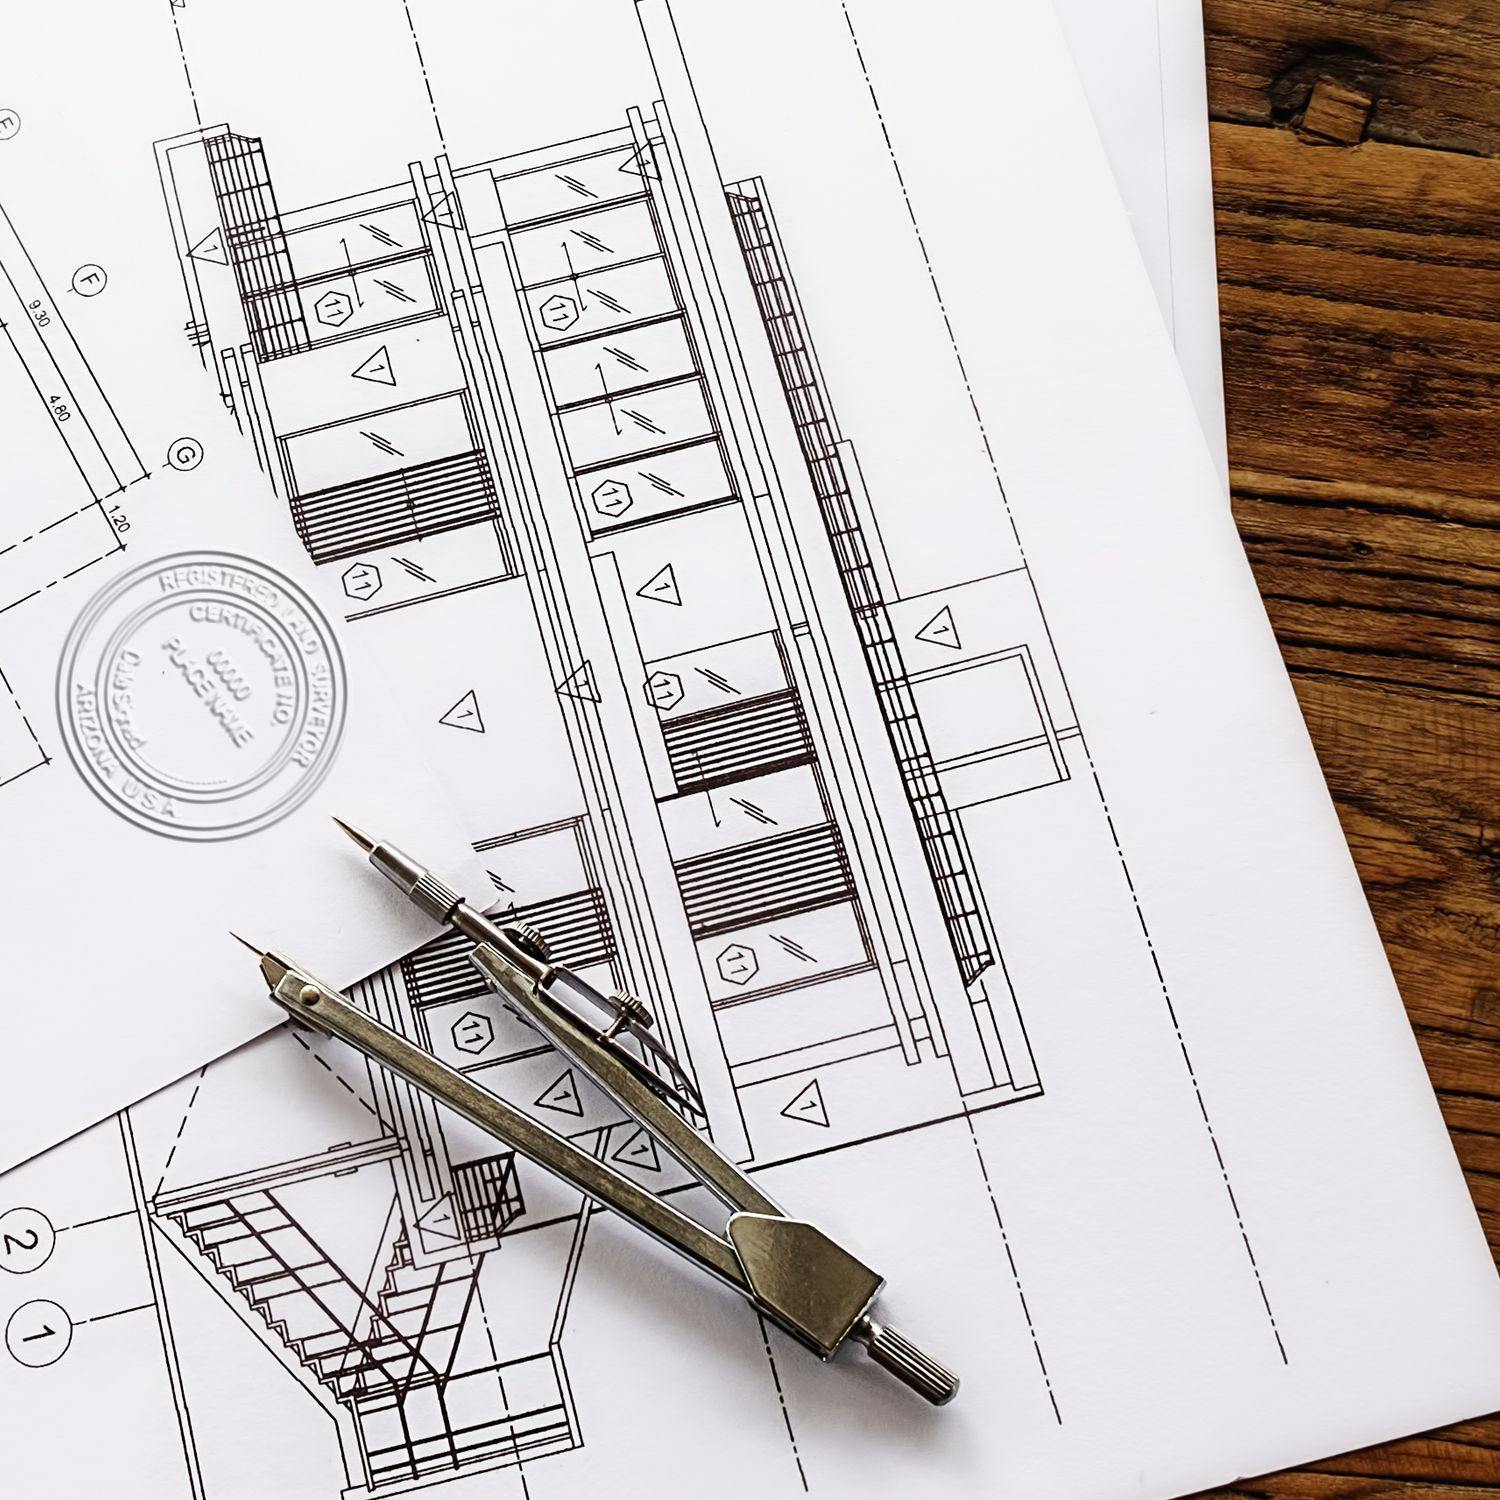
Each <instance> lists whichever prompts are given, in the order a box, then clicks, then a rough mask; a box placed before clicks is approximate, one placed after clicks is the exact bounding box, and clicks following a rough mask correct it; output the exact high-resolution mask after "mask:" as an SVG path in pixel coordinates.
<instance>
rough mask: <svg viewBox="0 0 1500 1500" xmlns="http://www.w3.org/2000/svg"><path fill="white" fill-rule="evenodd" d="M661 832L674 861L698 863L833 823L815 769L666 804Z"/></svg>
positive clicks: (795, 769) (803, 768) (777, 774)
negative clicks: (706, 856)
mask: <svg viewBox="0 0 1500 1500" xmlns="http://www.w3.org/2000/svg"><path fill="white" fill-rule="evenodd" d="M661 818H662V827H663V828H664V829H665V831H666V835H667V848H668V849H669V850H670V852H671V855H672V858H673V859H674V860H679V861H680V860H685V859H693V858H696V857H697V856H698V855H700V854H711V853H714V852H715V851H717V850H720V849H729V848H732V847H734V846H735V845H737V844H745V843H749V842H751V841H752V840H754V839H763V838H771V837H774V836H775V835H777V834H781V833H787V832H789V831H792V830H796V829H802V828H812V827H815V826H816V825H818V824H820V823H824V822H826V821H827V820H828V807H827V804H826V803H825V802H824V800H823V791H822V788H821V787H820V786H819V784H818V778H817V776H816V774H815V773H814V771H813V769H812V767H811V766H793V767H790V768H789V769H787V770H784V771H773V772H772V773H771V774H770V775H769V776H754V777H751V778H750V779H749V780H746V781H740V782H736V783H735V784H734V785H733V786H729V787H720V788H716V789H715V788H710V789H709V790H708V791H706V792H694V793H692V794H690V795H686V796H677V797H669V798H667V799H666V800H665V801H664V802H663V803H662V804H661Z"/></svg>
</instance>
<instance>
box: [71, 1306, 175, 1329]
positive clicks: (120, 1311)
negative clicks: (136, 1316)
mask: <svg viewBox="0 0 1500 1500" xmlns="http://www.w3.org/2000/svg"><path fill="white" fill-rule="evenodd" d="M155 1306H156V1304H155V1303H154V1302H142V1303H141V1304H140V1306H139V1307H117V1308H116V1309H115V1310H114V1311H113V1312H107V1313H95V1314H94V1316H93V1317H92V1318H80V1319H79V1320H78V1326H79V1327H80V1328H82V1327H83V1325H84V1324H85V1323H104V1322H107V1321H108V1320H109V1319H110V1318H123V1317H124V1316H125V1314H126V1313H135V1312H149V1311H151V1309H152V1308H154V1307H155Z"/></svg>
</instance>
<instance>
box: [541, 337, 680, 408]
mask: <svg viewBox="0 0 1500 1500" xmlns="http://www.w3.org/2000/svg"><path fill="white" fill-rule="evenodd" d="M544 359H545V362H546V366H547V375H548V378H549V379H550V380H551V382H552V399H553V400H554V401H555V402H556V404H557V405H558V406H559V407H562V406H572V405H575V404H577V403H578V402H582V401H597V400H598V399H599V397H601V396H604V395H609V396H615V395H619V394H620V393H621V392H623V391H633V390H638V389H640V388H641V387H643V386H652V385H661V384H663V383H664V382H666V381H669V380H678V379H681V378H682V377H683V376H684V375H691V374H692V373H693V371H694V369H695V365H694V362H693V350H692V346H691V345H690V344H689V343H688V337H687V329H686V328H685V327H684V325H683V322H682V320H681V319H680V318H673V319H671V320H670V321H669V322H665V323H648V324H647V325H646V326H645V327H644V328H631V329H626V330H624V331H622V332H618V333H607V334H603V335H602V336H601V337H599V338H596V339H588V340H585V341H584V342H582V343H577V344H567V345H564V346H563V347H561V348H558V349H549V350H548V351H547V353H546V355H545V356H544Z"/></svg>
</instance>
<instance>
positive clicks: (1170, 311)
mask: <svg viewBox="0 0 1500 1500" xmlns="http://www.w3.org/2000/svg"><path fill="white" fill-rule="evenodd" d="M1054 4H1055V6H1056V9H1057V14H1058V19H1059V20H1060V21H1061V22H1062V27H1063V31H1064V33H1065V35H1066V36H1067V40H1068V47H1069V50H1070V51H1071V52H1072V54H1073V61H1074V63H1075V64H1076V65H1077V68H1078V74H1079V77H1080V78H1081V80H1082V82H1083V87H1084V92H1085V93H1086V94H1087V95H1088V101H1089V107H1090V109H1092V110H1093V113H1094V119H1095V122H1096V123H1097V124H1098V126H1099V133H1100V135H1101V136H1102V137H1103V139H1104V150H1105V153H1106V155H1107V156H1108V157H1109V165H1110V168H1111V170H1112V171H1113V172H1114V175H1115V182H1116V184H1117V185H1118V187H1119V189H1120V196H1121V197H1122V198H1123V199H1124V200H1125V210H1126V212H1127V213H1128V214H1129V215H1130V227H1131V229H1132V230H1133V231H1134V232H1135V240H1136V244H1137V245H1139V246H1140V251H1141V255H1142V256H1143V258H1144V259H1145V262H1146V269H1147V271H1148V272H1149V273H1150V276H1151V285H1152V288H1153V290H1154V291H1155V292H1156V300H1157V302H1158V303H1159V304H1160V306H1161V311H1162V316H1163V317H1164V318H1165V319H1166V322H1167V328H1168V330H1169V332H1170V333H1171V335H1172V343H1173V345H1174V346H1175V347H1176V350H1177V358H1178V361H1179V363H1180V364H1181V365H1182V372H1183V374H1184V376H1186V378H1187V383H1188V389H1189V390H1190V391H1191V392H1192V394H1193V404H1194V406H1195V407H1196V408H1197V410H1198V420H1199V422H1200V423H1202V426H1203V432H1204V436H1205V437H1207V439H1208V445H1209V448H1210V449H1211V450H1212V452H1213V454H1214V457H1215V458H1216V459H1217V460H1218V462H1219V466H1220V468H1221V470H1222V471H1223V472H1224V477H1225V481H1226V483H1227V481H1228V465H1229V459H1228V452H1227V439H1226V435H1225V430H1224V369H1223V361H1222V359H1221V357H1220V344H1219V281H1218V263H1217V260H1216V258H1215V255H1214V190H1213V171H1212V164H1211V162H1210V160H1209V144H1208V90H1207V79H1206V76H1205V69H1204V59H1203V8H1202V3H1201V0H1103V3H1101V0H1054Z"/></svg>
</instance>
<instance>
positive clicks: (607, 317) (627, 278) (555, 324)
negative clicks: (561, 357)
mask: <svg viewBox="0 0 1500 1500" xmlns="http://www.w3.org/2000/svg"><path fill="white" fill-rule="evenodd" d="M526 303H527V306H528V307H529V308H530V309H531V321H532V326H533V328H535V330H536V339H537V342H538V343H539V344H543V345H546V344H558V343H562V342H564V341H566V340H571V339H576V338H581V337H587V336H588V335H589V334H591V333H602V332H604V331H605V330H606V329H609V328H621V327H624V326H625V325H627V324H630V323H640V322H644V321H646V320H647V319H650V318H660V317H665V316H666V314H668V313H671V312H676V311H677V306H678V303H677V294H676V292H675V290H674V289H673V287H672V279H671V277H670V276H668V274H667V268H666V265H665V263H664V262H663V261H661V260H660V259H653V260H638V261H632V262H631V263H630V264H629V265H625V266H617V267H616V268H615V269H613V270H610V271H596V272H595V273H594V274H593V275H592V276H575V277H571V278H568V279H566V280H563V281H554V282H550V283H548V284H547V285H545V286H537V287H532V288H531V289H530V290H529V291H528V292H527V293H526Z"/></svg>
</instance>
